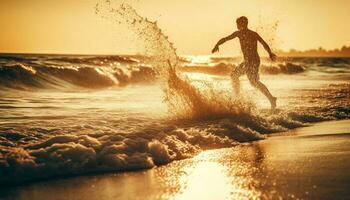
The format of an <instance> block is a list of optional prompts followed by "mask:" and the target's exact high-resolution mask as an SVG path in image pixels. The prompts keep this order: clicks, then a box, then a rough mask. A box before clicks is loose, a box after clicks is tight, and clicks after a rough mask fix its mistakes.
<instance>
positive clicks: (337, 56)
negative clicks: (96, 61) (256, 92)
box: [0, 52, 350, 58]
mask: <svg viewBox="0 0 350 200" xmlns="http://www.w3.org/2000/svg"><path fill="white" fill-rule="evenodd" d="M276 54H277V55H278V57H280V58H350V55H298V54H296V55H288V54H285V53H278V52H277V53H276ZM6 55H10V56H11V55H26V56H44V55H49V56H143V55H140V54H64V53H7V52H0V56H6ZM187 56H209V57H212V58H241V57H242V56H231V55H219V56H218V55H210V54H208V55H180V56H179V57H187ZM261 57H262V58H267V57H266V56H261Z"/></svg>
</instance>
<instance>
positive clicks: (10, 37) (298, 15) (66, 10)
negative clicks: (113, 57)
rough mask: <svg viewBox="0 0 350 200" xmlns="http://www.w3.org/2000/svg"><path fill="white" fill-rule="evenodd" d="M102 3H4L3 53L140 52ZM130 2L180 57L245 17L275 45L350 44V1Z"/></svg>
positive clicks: (232, 50)
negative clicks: (106, 16)
mask: <svg viewBox="0 0 350 200" xmlns="http://www.w3.org/2000/svg"><path fill="white" fill-rule="evenodd" d="M98 1H99V0H74V1H72V0H60V1H51V0H50V1H48V0H30V1H28V0H11V1H6V0H0V19H1V20H0V27H1V37H0V52H14V53H18V52H23V53H67V54H68V53H73V54H130V53H137V52H138V48H137V46H136V44H134V42H133V41H134V40H133V38H132V37H131V36H130V33H129V32H128V30H127V29H126V28H125V27H122V26H121V25H117V24H112V23H111V22H109V21H106V20H103V19H101V17H100V16H99V15H96V14H95V12H94V6H95V5H96V3H97V2H98ZM130 2H131V1H130ZM132 5H133V6H134V7H135V9H136V10H137V11H138V12H139V13H140V14H141V15H142V16H145V17H147V18H149V19H151V20H157V21H158V24H159V26H160V28H161V29H162V30H163V31H164V32H165V33H166V34H167V35H168V36H169V39H170V40H171V41H172V42H174V43H175V46H176V47H177V49H178V53H179V54H209V53H210V50H211V48H212V47H213V45H214V44H215V43H216V42H217V40H218V39H220V38H221V37H223V36H226V35H228V34H230V33H231V32H233V31H234V30H235V29H236V27H235V19H236V18H237V17H239V16H241V15H246V16H247V17H248V18H249V20H250V24H249V26H250V28H251V29H252V30H258V31H259V32H261V35H262V36H263V37H264V38H266V40H267V41H269V42H270V43H271V45H272V47H273V48H274V49H283V50H288V49H290V48H295V49H299V50H305V49H310V48H318V47H319V46H322V47H324V48H326V49H333V48H339V47H341V46H342V45H350V24H349V22H348V19H349V17H350V14H349V10H350V1H349V0H318V1H314V0H293V1H282V0H172V1H170V0H139V1H137V0H135V1H133V2H132ZM276 23H278V27H277V29H273V28H272V27H273V25H275V24H276ZM237 52H239V50H238V46H237V41H236V42H234V43H229V44H227V45H225V46H224V47H223V48H222V49H221V54H225V55H230V54H236V53H237Z"/></svg>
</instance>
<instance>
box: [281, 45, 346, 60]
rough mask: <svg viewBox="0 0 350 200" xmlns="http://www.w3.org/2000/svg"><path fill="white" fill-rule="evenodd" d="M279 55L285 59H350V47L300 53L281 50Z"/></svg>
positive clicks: (320, 48) (293, 50) (310, 50)
mask: <svg viewBox="0 0 350 200" xmlns="http://www.w3.org/2000/svg"><path fill="white" fill-rule="evenodd" d="M277 53H278V55H280V56H285V57H350V46H343V47H342V48H340V49H332V50H326V49H324V48H322V47H319V48H318V49H309V50H305V51H299V50H296V49H290V50H289V51H282V50H279V51H278V52H277Z"/></svg>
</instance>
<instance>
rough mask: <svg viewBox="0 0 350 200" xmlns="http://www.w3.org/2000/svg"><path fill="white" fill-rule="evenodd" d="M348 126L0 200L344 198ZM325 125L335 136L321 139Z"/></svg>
mask: <svg viewBox="0 0 350 200" xmlns="http://www.w3.org/2000/svg"><path fill="white" fill-rule="evenodd" d="M349 122H350V121H349V120H344V121H336V122H325V123H323V124H319V125H316V126H313V130H314V131H313V132H314V134H313V135H310V134H311V132H310V131H308V130H309V129H310V127H306V128H301V129H296V130H293V133H291V134H292V136H284V137H278V136H274V137H271V138H269V139H267V140H263V141H258V142H254V143H248V144H242V145H238V146H236V147H234V148H226V149H218V150H209V151H204V152H202V153H201V154H199V155H197V156H196V157H194V158H191V159H186V160H180V161H175V162H172V163H170V164H168V165H164V166H161V167H156V168H153V169H151V170H146V171H137V172H126V173H115V174H104V175H91V176H84V177H75V178H67V179H61V180H55V181H47V182H39V183H35V184H31V185H28V186H20V187H15V188H5V189H0V199H39V200H40V199H48V198H50V199H84V200H85V199H152V200H153V199H181V200H186V199H201V200H204V199H210V200H212V199H222V200H223V199H347V198H350V193H349V191H348V188H349V187H350V184H349V183H350V174H349V173H346V172H347V171H348V169H349V168H350V161H349V159H348V158H349V156H350V134H349V133H350V132H349V131H350V130H349V128H348V124H349ZM330 126H332V127H333V132H334V133H336V134H322V132H323V130H325V128H326V129H327V130H328V128H329V127H330ZM318 133H319V134H318ZM326 133H328V132H326ZM52 194H55V195H52Z"/></svg>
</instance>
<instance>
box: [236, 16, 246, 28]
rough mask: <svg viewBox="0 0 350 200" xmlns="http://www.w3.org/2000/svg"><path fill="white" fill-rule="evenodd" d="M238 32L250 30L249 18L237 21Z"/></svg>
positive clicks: (240, 18) (241, 18)
mask: <svg viewBox="0 0 350 200" xmlns="http://www.w3.org/2000/svg"><path fill="white" fill-rule="evenodd" d="M236 23H237V28H238V30H244V29H247V28H248V18H247V17H245V16H242V17H239V18H237V19H236Z"/></svg>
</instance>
